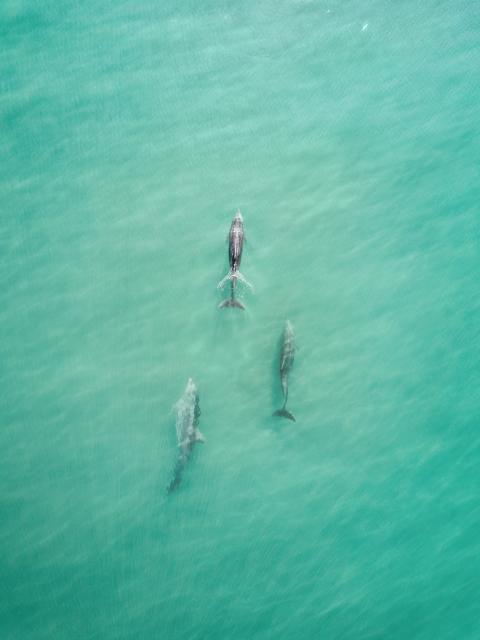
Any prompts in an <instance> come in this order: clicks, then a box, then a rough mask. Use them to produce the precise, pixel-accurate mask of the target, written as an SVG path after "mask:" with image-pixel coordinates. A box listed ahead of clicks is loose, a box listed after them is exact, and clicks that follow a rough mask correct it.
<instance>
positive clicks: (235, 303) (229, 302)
mask: <svg viewBox="0 0 480 640" xmlns="http://www.w3.org/2000/svg"><path fill="white" fill-rule="evenodd" d="M218 306H219V308H220V309H223V308H225V307H237V309H245V307H244V306H243V304H242V303H241V302H240V300H237V299H236V298H230V299H229V300H224V301H223V302H221V303H220V304H219V305H218Z"/></svg>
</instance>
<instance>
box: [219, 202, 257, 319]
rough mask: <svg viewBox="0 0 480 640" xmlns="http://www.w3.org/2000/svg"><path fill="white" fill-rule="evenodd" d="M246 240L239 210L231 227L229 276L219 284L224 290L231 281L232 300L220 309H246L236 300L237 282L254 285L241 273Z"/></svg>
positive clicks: (223, 304)
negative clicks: (228, 281)
mask: <svg viewBox="0 0 480 640" xmlns="http://www.w3.org/2000/svg"><path fill="white" fill-rule="evenodd" d="M244 238H245V233H244V231H243V217H242V214H241V213H240V209H238V211H237V213H236V214H235V217H234V218H233V220H232V224H231V226H230V233H229V234H228V261H229V263H230V271H229V272H228V273H227V275H226V276H225V277H224V278H223V279H222V280H220V282H219V283H218V288H219V289H222V288H223V287H224V285H225V283H226V282H227V280H230V298H229V299H228V300H224V301H223V302H221V303H220V304H219V307H220V308H222V307H237V308H238V309H245V307H244V306H243V304H242V303H241V302H240V301H239V300H237V298H235V289H236V286H237V280H240V281H241V282H243V283H245V284H246V285H247V286H249V287H251V286H252V285H251V284H250V283H249V282H247V281H246V280H245V278H244V277H243V275H242V274H241V273H240V263H241V261H242V251H243V241H244Z"/></svg>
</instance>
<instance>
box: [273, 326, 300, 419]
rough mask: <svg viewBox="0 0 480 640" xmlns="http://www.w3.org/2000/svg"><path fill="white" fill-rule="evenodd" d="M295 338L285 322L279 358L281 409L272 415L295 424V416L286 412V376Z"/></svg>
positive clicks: (290, 363)
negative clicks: (281, 394) (281, 393)
mask: <svg viewBox="0 0 480 640" xmlns="http://www.w3.org/2000/svg"><path fill="white" fill-rule="evenodd" d="M295 349H296V347H295V338H294V335H293V328H292V325H291V324H290V321H289V320H287V321H286V323H285V328H284V330H283V342H282V353H281V356H280V382H281V383H282V391H283V407H282V408H281V409H278V410H277V411H275V413H274V414H273V415H274V416H282V417H283V418H288V419H289V420H293V421H294V422H295V416H294V415H293V414H292V413H290V411H288V410H287V400H288V374H289V372H290V369H291V368H292V366H293V360H294V358H295Z"/></svg>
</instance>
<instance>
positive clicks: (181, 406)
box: [167, 378, 205, 493]
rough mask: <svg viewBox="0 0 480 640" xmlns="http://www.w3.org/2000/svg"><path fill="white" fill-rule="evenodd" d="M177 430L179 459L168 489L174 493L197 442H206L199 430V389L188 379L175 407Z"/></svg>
mask: <svg viewBox="0 0 480 640" xmlns="http://www.w3.org/2000/svg"><path fill="white" fill-rule="evenodd" d="M174 408H175V410H176V424H175V426H176V430H177V441H178V457H177V462H176V464H175V468H174V470H173V477H172V479H171V481H170V484H169V485H168V487H167V492H168V493H170V492H172V491H174V489H176V488H177V487H178V485H179V484H180V482H181V480H182V475H183V471H184V469H185V467H186V466H187V462H188V459H189V457H190V455H191V453H192V451H193V448H194V446H195V445H196V443H197V442H205V438H204V436H203V434H202V433H201V432H200V430H199V428H198V423H199V418H200V404H199V395H198V390H197V387H196V385H195V383H194V381H193V380H192V378H189V379H188V382H187V386H186V387H185V391H184V393H183V396H182V397H181V398H180V400H179V401H178V402H177V403H176V405H175V407H174Z"/></svg>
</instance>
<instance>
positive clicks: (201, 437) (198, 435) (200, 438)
mask: <svg viewBox="0 0 480 640" xmlns="http://www.w3.org/2000/svg"><path fill="white" fill-rule="evenodd" d="M195 442H206V439H205V436H204V435H203V433H202V432H201V431H199V430H198V429H197V430H196V432H195Z"/></svg>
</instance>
